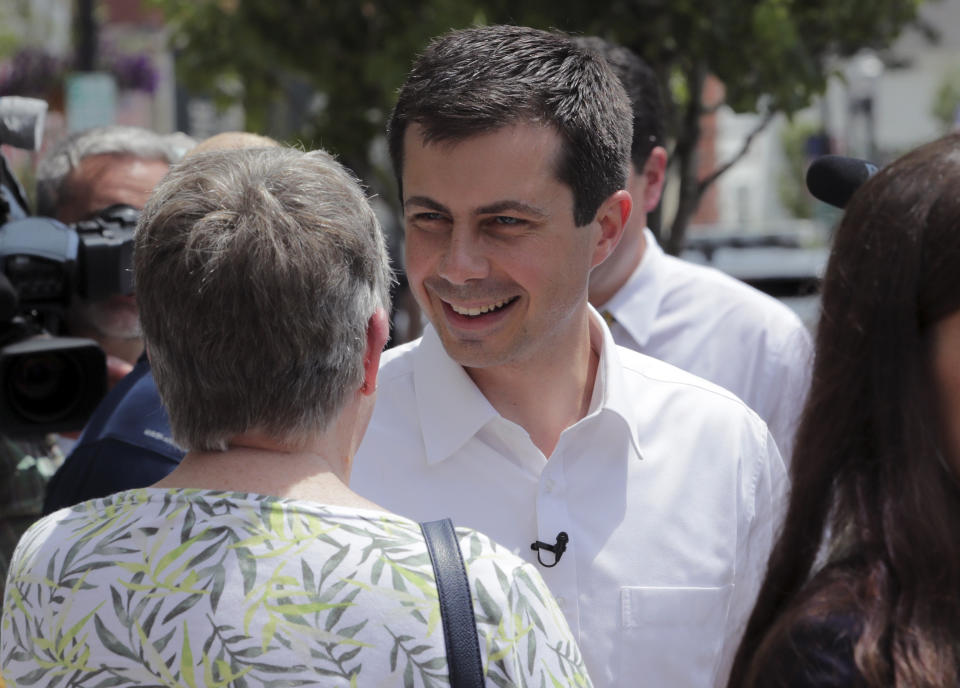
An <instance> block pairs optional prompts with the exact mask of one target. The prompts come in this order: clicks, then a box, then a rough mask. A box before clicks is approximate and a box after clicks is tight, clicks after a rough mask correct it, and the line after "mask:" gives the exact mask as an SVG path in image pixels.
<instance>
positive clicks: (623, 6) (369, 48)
mask: <svg viewBox="0 0 960 688" xmlns="http://www.w3.org/2000/svg"><path fill="white" fill-rule="evenodd" d="M153 1H154V2H155V3H156V4H158V5H159V6H161V7H162V8H163V9H164V11H165V13H166V16H167V18H168V20H169V21H170V24H171V27H172V36H173V39H174V46H175V47H176V48H177V50H178V75H179V76H180V78H181V79H183V81H184V83H185V84H186V85H187V86H188V87H191V88H194V89H198V90H207V91H209V90H211V89H213V90H216V89H217V88H219V89H220V97H221V98H222V99H224V100H229V99H231V98H235V97H239V98H240V99H241V100H242V102H243V104H244V106H245V108H246V110H247V113H248V117H249V127H250V128H251V129H257V130H261V131H263V130H266V129H267V128H268V127H267V124H268V122H267V119H266V118H267V116H268V113H269V111H270V110H269V104H270V103H271V102H272V101H273V100H274V99H276V98H277V97H278V96H279V95H280V94H281V93H282V90H283V83H284V75H285V74H296V75H300V76H302V77H304V78H306V79H307V80H308V82H309V83H310V84H311V85H312V86H313V87H314V88H315V89H316V90H317V91H318V92H319V93H323V94H324V97H323V98H322V99H318V100H317V101H316V102H315V106H316V107H315V111H314V112H313V115H312V119H311V124H310V127H309V128H308V129H307V130H305V131H304V134H303V136H304V139H305V140H307V141H308V142H310V143H313V144H317V145H323V146H325V147H327V148H330V149H332V150H334V151H336V152H338V153H339V154H340V156H341V158H342V159H343V160H344V162H346V163H347V164H349V165H351V166H352V167H354V169H355V170H356V171H357V172H358V173H360V174H362V175H364V176H369V175H370V174H371V173H372V172H373V170H372V169H371V166H370V164H369V162H368V160H369V156H368V153H369V146H370V142H371V141H372V140H373V139H374V138H375V137H376V136H377V135H378V134H380V133H381V132H382V130H383V125H384V121H385V116H386V113H387V112H388V110H389V107H390V105H391V103H392V100H393V94H394V92H395V90H396V88H397V87H398V86H399V84H400V83H401V81H402V79H403V76H404V74H405V73H406V71H407V68H408V66H409V64H410V61H411V59H412V57H413V55H414V54H415V53H416V51H417V50H419V49H420V48H421V47H422V46H423V45H424V44H425V42H426V41H427V39H428V38H429V37H431V36H433V35H436V34H438V33H441V32H443V31H446V30H447V29H449V28H450V27H463V26H469V25H471V24H474V23H516V24H526V25H529V26H535V27H540V28H558V29H562V30H566V31H571V32H577V33H587V34H597V35H601V36H604V37H606V38H608V39H611V40H614V41H617V42H619V43H622V44H624V45H627V46H629V47H631V48H632V49H634V50H635V51H636V52H638V53H639V54H640V55H642V56H643V57H644V58H645V59H646V60H647V61H648V62H649V63H650V64H651V66H652V67H653V68H654V69H655V70H656V71H657V73H658V74H659V75H660V77H661V83H663V84H664V85H665V86H666V89H667V92H668V96H669V97H668V100H669V101H670V104H671V107H670V108H669V131H670V133H671V136H672V140H673V142H674V143H673V149H672V151H671V164H672V165H674V166H675V169H676V172H677V177H678V178H679V180H680V189H679V205H678V209H677V213H676V215H675V217H674V218H673V222H672V224H671V227H670V231H669V232H668V233H667V234H668V236H667V241H666V246H667V250H669V251H670V252H671V253H677V252H678V251H679V249H680V248H681V247H682V245H683V240H684V235H685V231H686V226H687V224H688V222H689V220H690V218H691V216H692V215H693V213H694V211H695V210H696V207H697V204H698V203H699V201H700V198H701V197H702V196H703V194H704V192H705V191H706V189H707V188H708V187H709V185H710V184H712V183H713V182H714V181H716V179H717V177H719V176H720V175H721V174H722V173H723V172H724V171H726V170H727V169H728V168H729V167H730V166H731V165H732V164H733V163H734V162H736V160H737V159H739V158H740V157H742V155H743V154H745V153H746V151H747V149H748V147H749V145H750V142H751V141H752V139H753V136H755V135H756V133H758V131H759V129H760V128H762V127H763V126H765V125H766V124H767V123H768V122H769V121H770V119H771V118H772V117H773V116H774V114H776V113H777V112H786V113H792V112H795V111H797V110H798V109H800V108H802V107H805V106H806V105H807V104H809V102H810V100H811V99H812V98H813V96H814V95H816V94H817V93H820V92H822V91H823V90H824V88H825V86H826V81H827V77H828V75H829V73H830V65H831V63H832V60H834V59H835V58H836V57H843V56H849V55H852V54H853V53H855V52H856V51H858V50H860V49H861V48H864V47H870V48H873V49H880V50H882V49H883V48H885V47H887V46H889V45H890V43H892V42H893V40H894V39H895V38H896V37H897V35H898V34H899V33H900V31H901V30H902V28H903V27H904V26H906V25H907V24H908V23H910V22H913V21H915V20H916V17H917V8H918V7H919V5H920V4H921V2H922V1H923V0H829V1H828V0H717V2H712V3H705V2H702V1H700V0H605V1H603V2H593V3H586V2H582V0H524V2H523V3H517V2H515V0H406V1H405V2H388V1H387V0H301V1H298V2H293V1H291V0H242V1H241V0H153ZM709 74H713V75H715V76H716V77H717V78H719V79H720V80H721V81H722V82H723V83H724V84H725V97H724V99H723V100H722V101H721V102H710V103H707V102H704V101H703V97H702V94H703V92H704V88H703V86H704V81H705V79H706V78H707V76H708V75H709ZM224 77H232V79H225V78H224ZM229 83H233V84H234V85H237V84H239V85H241V88H240V89H239V94H231V93H230V92H229V90H225V89H224V88H223V86H222V85H223V84H229ZM218 85H219V86H218ZM723 105H727V106H729V107H731V108H732V109H733V110H735V111H737V112H755V111H759V112H760V113H762V117H761V120H760V126H759V128H758V129H757V131H755V132H754V133H753V134H752V135H750V136H748V137H747V139H746V140H745V141H744V143H743V146H742V150H741V152H740V153H739V154H738V155H736V156H734V158H733V159H731V160H727V161H723V162H722V163H721V164H720V165H719V166H718V167H717V168H716V169H715V170H713V171H711V172H709V173H707V174H706V175H705V176H698V173H697V143H698V141H699V139H700V134H701V118H702V117H703V116H704V115H705V114H708V113H710V112H713V111H716V109H717V108H719V107H721V106H723Z"/></svg>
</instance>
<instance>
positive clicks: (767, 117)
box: [697, 110, 777, 198]
mask: <svg viewBox="0 0 960 688" xmlns="http://www.w3.org/2000/svg"><path fill="white" fill-rule="evenodd" d="M776 114H777V113H776V112H775V111H774V110H768V111H767V112H766V114H764V116H763V119H762V120H761V121H760V123H759V124H757V126H755V127H754V128H753V131H751V132H750V133H749V134H748V135H747V137H746V138H745V139H744V140H743V145H741V146H740V150H739V151H737V154H736V155H734V156H733V157H732V158H730V159H729V160H727V161H726V162H725V163H723V164H722V165H720V166H719V167H717V168H716V169H714V170H713V172H711V173H710V174H708V175H707V176H706V177H704V178H703V179H701V180H700V181H699V183H698V184H697V197H698V198H699V197H700V196H703V194H704V192H706V190H707V188H708V187H709V186H710V185H711V184H713V183H714V182H715V181H717V178H718V177H719V176H720V175H722V174H723V173H724V172H726V171H727V170H729V169H730V168H731V167H733V166H734V165H735V164H736V163H737V161H738V160H740V158H742V157H743V156H745V155H746V154H747V152H748V151H749V150H750V146H751V145H752V144H753V140H754V139H755V138H757V135H759V134H760V132H761V131H763V130H764V129H766V128H767V125H768V124H770V122H771V121H772V120H773V118H774V116H775V115H776Z"/></svg>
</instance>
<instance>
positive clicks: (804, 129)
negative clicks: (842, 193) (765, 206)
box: [777, 122, 820, 218]
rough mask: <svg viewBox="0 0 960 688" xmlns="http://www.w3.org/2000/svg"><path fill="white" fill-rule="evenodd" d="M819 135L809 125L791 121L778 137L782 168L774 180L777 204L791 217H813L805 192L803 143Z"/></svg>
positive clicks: (805, 144) (811, 204)
mask: <svg viewBox="0 0 960 688" xmlns="http://www.w3.org/2000/svg"><path fill="white" fill-rule="evenodd" d="M819 132H820V126H819V125H817V124H813V123H811V122H791V123H790V124H788V125H787V126H786V127H785V128H784V130H783V132H782V133H781V135H780V143H781V145H782V146H783V155H784V158H785V159H786V165H785V166H784V169H783V171H782V172H781V173H780V178H779V179H778V180H777V182H778V185H777V191H778V192H779V195H780V202H781V203H782V204H783V207H784V208H786V209H787V211H788V212H789V213H790V214H791V215H792V216H793V217H799V218H810V217H813V198H812V197H811V196H810V194H809V193H808V192H807V185H806V170H807V164H808V163H809V160H808V159H807V151H806V147H807V141H808V140H809V139H810V137H811V136H814V135H815V134H817V133H819Z"/></svg>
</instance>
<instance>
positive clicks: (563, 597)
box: [531, 443, 580, 639]
mask: <svg viewBox="0 0 960 688" xmlns="http://www.w3.org/2000/svg"><path fill="white" fill-rule="evenodd" d="M561 444H562V443H561ZM564 461H565V459H564V455H563V450H562V448H561V447H560V446H558V447H557V449H556V450H555V451H554V453H553V456H551V457H550V460H549V461H547V464H546V466H545V467H544V469H543V471H542V472H541V474H540V483H539V486H538V490H537V539H538V541H540V542H543V543H546V544H548V545H556V543H557V536H558V535H559V534H560V533H566V534H567V537H568V541H567V543H566V550H565V551H564V552H563V553H562V554H561V556H560V558H559V560H557V558H556V556H555V554H554V553H553V552H550V551H548V550H544V549H541V550H539V551H537V552H531V554H533V555H534V558H536V555H538V554H539V558H540V561H538V563H537V565H536V566H537V569H538V570H539V571H540V574H541V575H542V576H543V578H544V580H545V581H546V583H547V586H548V587H549V588H550V591H551V592H552V593H553V595H554V598H555V599H556V601H557V605H558V606H559V607H560V610H561V611H562V612H563V614H564V616H565V617H566V619H567V623H568V624H569V626H570V630H571V631H572V632H573V636H574V638H578V639H579V636H580V600H579V595H578V592H577V590H578V587H577V566H578V561H577V556H576V555H577V542H576V537H575V533H574V532H573V531H574V523H573V520H572V519H571V517H570V511H569V508H568V503H567V499H568V486H567V479H566V472H565V471H564ZM550 564H555V565H553V566H549V565H550Z"/></svg>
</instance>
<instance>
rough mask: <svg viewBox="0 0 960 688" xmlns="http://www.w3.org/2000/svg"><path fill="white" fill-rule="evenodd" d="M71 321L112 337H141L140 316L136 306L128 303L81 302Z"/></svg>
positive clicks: (75, 309)
mask: <svg viewBox="0 0 960 688" xmlns="http://www.w3.org/2000/svg"><path fill="white" fill-rule="evenodd" d="M71 321H72V322H74V323H76V324H78V325H80V326H82V327H83V328H84V329H87V330H90V331H93V332H96V333H98V334H99V335H101V336H103V337H110V338H112V339H140V337H141V330H140V318H139V316H138V314H137V311H136V308H135V307H132V306H130V305H129V304H126V303H120V304H114V303H110V302H105V301H98V302H95V303H85V304H80V305H79V306H77V307H75V308H74V310H73V313H72V317H71Z"/></svg>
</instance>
